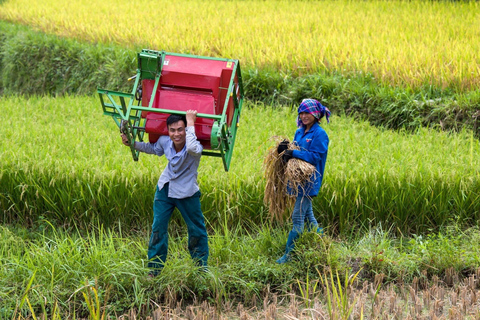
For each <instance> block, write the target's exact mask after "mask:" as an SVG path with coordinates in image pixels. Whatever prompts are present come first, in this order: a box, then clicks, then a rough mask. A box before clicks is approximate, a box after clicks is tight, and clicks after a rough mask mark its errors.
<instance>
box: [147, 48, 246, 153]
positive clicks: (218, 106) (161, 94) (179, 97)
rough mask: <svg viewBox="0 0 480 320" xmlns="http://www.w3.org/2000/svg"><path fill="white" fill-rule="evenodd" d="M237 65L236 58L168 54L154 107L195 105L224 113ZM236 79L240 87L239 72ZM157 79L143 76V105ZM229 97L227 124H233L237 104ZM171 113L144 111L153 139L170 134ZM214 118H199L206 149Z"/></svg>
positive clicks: (207, 111)
mask: <svg viewBox="0 0 480 320" xmlns="http://www.w3.org/2000/svg"><path fill="white" fill-rule="evenodd" d="M234 66H235V65H234V62H232V61H224V60H213V59H212V60H210V59H203V58H194V57H185V56H173V55H166V56H165V60H164V64H163V67H162V74H161V77H160V83H159V86H158V88H157V92H156V95H155V100H154V102H153V105H152V107H153V108H160V109H167V110H176V111H187V110H189V109H193V110H197V111H198V112H199V113H205V114H217V115H220V114H222V113H223V108H224V106H225V100H226V99H227V96H226V95H227V91H228V87H229V85H230V79H231V76H232V71H233V68H234ZM235 82H236V84H237V85H236V86H235V87H238V79H237V77H236V76H235ZM154 83H155V81H154V80H149V79H144V80H142V91H143V93H142V106H145V107H146V106H148V105H149V103H150V98H151V96H152V91H153V87H154ZM234 94H236V92H234ZM228 100H229V103H228V107H227V112H226V114H227V125H228V126H230V125H231V122H232V119H233V114H234V105H233V100H232V98H231V97H228ZM168 116H169V114H161V113H156V112H146V111H144V112H142V117H144V118H145V117H146V125H145V131H146V132H147V133H148V134H149V140H150V142H155V141H156V140H158V137H159V136H160V135H168V130H167V128H166V119H167V117H168ZM213 122H214V121H213V120H212V119H205V118H197V121H196V123H195V132H196V134H197V138H198V139H199V140H200V142H201V143H202V144H203V145H204V148H206V149H209V148H210V135H211V131H212V125H213Z"/></svg>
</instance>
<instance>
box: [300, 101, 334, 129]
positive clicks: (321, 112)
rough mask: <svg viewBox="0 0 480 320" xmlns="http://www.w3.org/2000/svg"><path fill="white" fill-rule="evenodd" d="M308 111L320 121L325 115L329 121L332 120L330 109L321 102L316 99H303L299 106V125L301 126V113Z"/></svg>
mask: <svg viewBox="0 0 480 320" xmlns="http://www.w3.org/2000/svg"><path fill="white" fill-rule="evenodd" d="M302 112H307V113H310V114H311V115H313V116H314V117H315V119H317V121H319V120H320V119H321V118H322V117H323V116H325V117H326V118H327V123H329V122H330V110H328V108H326V107H325V106H323V105H322V104H321V103H320V102H318V101H317V100H315V99H303V100H302V102H301V103H300V106H299V107H298V115H299V116H298V118H297V126H298V127H301V126H302V125H303V124H302V120H300V113H302Z"/></svg>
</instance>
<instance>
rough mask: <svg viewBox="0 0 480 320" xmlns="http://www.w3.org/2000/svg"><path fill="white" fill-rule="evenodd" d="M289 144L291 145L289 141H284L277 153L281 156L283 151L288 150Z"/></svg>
mask: <svg viewBox="0 0 480 320" xmlns="http://www.w3.org/2000/svg"><path fill="white" fill-rule="evenodd" d="M289 143H290V141H288V140H287V139H284V140H283V141H282V142H280V144H279V145H278V147H277V153H278V154H280V153H282V152H283V151H285V150H287V149H288V144H289Z"/></svg>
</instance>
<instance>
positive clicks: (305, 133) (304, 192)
mask: <svg viewBox="0 0 480 320" xmlns="http://www.w3.org/2000/svg"><path fill="white" fill-rule="evenodd" d="M323 117H325V118H326V119H327V123H328V122H329V118H330V110H328V108H326V107H324V106H323V105H322V104H321V103H320V102H319V101H317V100H315V99H304V100H303V101H302V102H301V103H300V106H299V107H298V118H297V126H298V129H297V131H296V132H295V136H294V138H293V143H294V144H295V145H297V146H298V147H299V148H300V150H290V149H288V144H289V141H288V140H284V141H282V142H281V143H280V144H279V145H278V148H277V152H278V154H281V153H282V152H283V155H282V159H283V161H284V162H285V163H286V162H288V161H289V160H290V159H291V158H298V159H301V160H304V161H306V162H308V163H311V164H312V165H313V166H315V169H316V170H315V173H314V174H313V175H312V176H311V178H310V180H309V181H307V182H306V183H305V184H304V185H303V186H301V187H299V188H298V195H297V198H296V201H295V206H294V209H293V213H292V222H293V228H292V230H291V231H290V233H289V234H288V240H287V245H286V249H285V254H284V255H283V256H282V257H281V258H280V259H278V260H277V263H286V262H288V261H289V260H290V253H291V251H292V250H293V248H294V246H295V240H296V239H297V238H298V237H299V236H300V234H301V233H302V232H303V229H304V226H305V223H306V224H307V228H309V229H310V230H317V232H318V233H321V234H323V229H322V228H321V227H319V225H318V222H317V220H316V219H315V216H314V215H313V209H312V198H313V197H315V196H316V195H317V194H318V191H319V190H320V186H321V185H322V179H323V172H324V170H325V162H326V161H327V152H328V142H329V140H328V135H327V133H326V132H325V130H324V129H323V128H322V127H320V125H319V122H320V119H322V118H323Z"/></svg>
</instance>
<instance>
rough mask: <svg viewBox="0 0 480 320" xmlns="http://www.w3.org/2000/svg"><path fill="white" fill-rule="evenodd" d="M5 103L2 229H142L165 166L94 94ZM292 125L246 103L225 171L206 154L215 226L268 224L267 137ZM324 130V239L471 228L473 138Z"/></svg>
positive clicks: (208, 202)
mask: <svg viewBox="0 0 480 320" xmlns="http://www.w3.org/2000/svg"><path fill="white" fill-rule="evenodd" d="M3 105H4V106H5V107H4V108H3V116H4V118H5V119H9V125H8V126H5V127H4V128H3V129H2V130H1V131H0V204H1V208H2V211H1V212H0V213H1V214H2V220H3V221H5V222H21V223H26V224H33V223H35V221H37V220H38V219H40V218H46V219H48V220H56V221H59V222H61V223H62V224H65V225H71V224H72V223H74V222H76V223H78V224H79V225H82V223H85V224H86V225H88V224H90V223H91V222H92V221H93V222H100V223H104V224H105V225H110V226H114V225H117V224H118V222H121V225H122V226H124V228H140V229H144V228H145V227H148V226H149V225H150V219H151V211H152V201H153V193H154V187H155V184H156V182H157V179H158V177H159V175H160V173H161V172H162V170H163V168H164V166H165V165H166V163H165V160H164V159H163V158H158V157H155V156H148V155H142V156H141V157H140V160H139V161H138V162H134V161H133V160H132V159H131V157H130V155H129V151H128V149H127V148H126V147H124V146H123V145H122V144H121V143H120V136H119V132H118V129H117V127H116V125H115V124H114V122H113V121H112V120H111V119H110V118H108V117H105V116H103V115H102V113H101V108H100V103H99V101H98V98H96V97H76V98H75V97H68V96H67V97H64V98H50V97H44V98H36V97H32V98H31V99H25V98H21V97H13V96H11V97H5V98H4V99H3ZM295 118H296V115H295V112H294V111H292V110H289V109H277V108H272V107H268V106H261V105H256V106H254V105H251V104H247V106H246V108H245V110H244V112H243V114H242V115H241V121H240V128H239V134H238V135H237V139H238V140H237V142H236V144H235V150H234V155H233V158H232V165H231V169H230V171H229V172H228V173H226V172H224V171H223V169H222V165H221V160H220V159H219V158H211V157H203V158H202V162H201V165H200V170H199V183H200V187H201V190H202V199H201V200H202V208H203V211H204V213H205V216H206V218H207V220H208V223H209V225H210V226H211V227H212V228H214V227H217V226H218V225H220V224H222V223H224V221H227V220H228V221H229V222H228V223H229V224H232V223H234V224H240V225H242V226H244V227H248V226H249V225H251V224H259V223H260V224H261V223H263V222H264V221H266V220H268V216H269V215H268V212H267V211H266V210H267V208H266V207H265V206H264V204H263V192H264V187H265V181H264V180H263V171H262V165H263V161H264V158H265V155H266V153H267V150H268V148H270V147H272V146H273V144H274V142H273V141H272V140H271V137H272V136H274V135H281V136H293V133H294V130H295ZM324 127H325V129H326V131H327V133H328V134H329V136H330V141H331V144H330V149H329V155H328V161H327V166H326V171H325V179H324V184H323V186H322V189H321V192H320V194H319V196H318V197H317V198H315V199H314V202H313V205H314V211H315V213H316V215H317V217H318V219H319V220H320V222H321V223H322V224H323V225H325V226H327V227H328V228H329V229H330V231H331V232H342V233H344V232H347V233H348V232H349V230H351V228H352V227H354V226H361V225H365V226H368V225H370V224H371V223H373V224H377V223H383V224H384V225H393V226H394V228H397V229H396V230H398V231H402V232H422V231H425V230H427V229H429V228H436V227H438V226H440V225H443V224H446V223H448V222H451V221H458V222H459V223H462V224H467V225H472V224H476V221H477V220H478V218H479V216H478V215H479V212H480V201H479V196H480V194H479V192H480V191H479V190H480V186H479V168H480V163H479V161H480V157H479V154H480V145H479V142H478V140H477V139H474V138H473V135H472V133H471V132H469V131H466V130H465V131H462V132H460V133H458V134H449V133H442V132H436V131H434V130H429V129H418V130H417V131H416V132H415V133H414V134H409V133H407V132H404V131H401V132H392V131H388V130H382V129H379V128H374V127H371V126H370V125H369V124H368V123H367V122H355V121H353V120H352V119H349V118H346V117H343V116H334V117H333V118H332V121H331V123H330V124H328V125H326V124H325V125H324ZM226 217H229V219H227V220H226ZM177 220H178V219H177Z"/></svg>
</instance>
